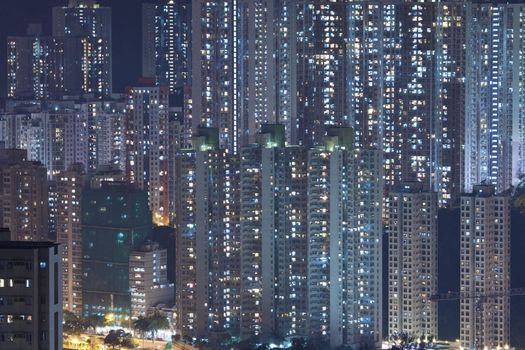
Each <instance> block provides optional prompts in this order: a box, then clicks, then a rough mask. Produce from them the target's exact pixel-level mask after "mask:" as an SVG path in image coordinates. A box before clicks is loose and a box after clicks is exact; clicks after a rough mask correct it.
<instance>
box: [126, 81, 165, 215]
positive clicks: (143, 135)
mask: <svg viewBox="0 0 525 350" xmlns="http://www.w3.org/2000/svg"><path fill="white" fill-rule="evenodd" d="M168 100H169V90H168V88H167V87H164V86H160V87H156V86H154V84H144V86H138V87H132V88H128V93H127V109H126V123H125V130H126V131H125V141H126V174H127V176H128V179H129V181H130V182H131V183H134V184H136V185H137V186H138V187H139V188H140V189H143V190H145V191H147V193H148V200H149V204H150V209H151V211H152V213H153V221H154V223H155V224H157V225H167V224H168V222H169V212H168V207H169V196H168V193H169V190H168V165H169V149H170V147H169V145H168V141H169V132H168V130H169V113H168V105H169V102H168Z"/></svg>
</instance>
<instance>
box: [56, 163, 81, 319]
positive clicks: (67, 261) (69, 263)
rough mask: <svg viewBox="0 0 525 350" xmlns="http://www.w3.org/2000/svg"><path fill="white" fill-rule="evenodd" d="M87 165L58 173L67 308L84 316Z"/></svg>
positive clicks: (58, 233) (59, 228)
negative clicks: (84, 207)
mask: <svg viewBox="0 0 525 350" xmlns="http://www.w3.org/2000/svg"><path fill="white" fill-rule="evenodd" d="M84 178H85V172H84V165H82V164H73V165H71V166H70V167H69V168H68V170H67V171H63V172H60V173H59V174H58V175H57V176H56V198H57V199H56V219H55V220H56V240H57V242H59V243H60V244H61V245H62V270H63V271H62V280H63V286H64V289H63V292H62V295H63V305H64V306H63V307H64V310H67V311H70V312H72V313H74V314H75V315H77V316H82V236H81V233H82V223H81V221H80V220H81V217H82V208H81V206H80V204H81V199H82V190H83V187H84V185H85V183H84Z"/></svg>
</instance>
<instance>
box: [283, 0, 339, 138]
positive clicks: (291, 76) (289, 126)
mask: <svg viewBox="0 0 525 350" xmlns="http://www.w3.org/2000/svg"><path fill="white" fill-rule="evenodd" d="M277 11H278V12H277V16H278V20H277V23H279V24H278V25H279V27H278V30H279V36H278V40H277V45H278V46H277V49H276V51H277V62H278V64H279V68H278V72H279V74H280V72H281V71H282V72H283V73H284V75H283V77H282V78H281V77H279V79H278V81H279V83H280V84H279V90H278V92H277V93H278V97H279V102H278V114H277V115H278V118H279V119H278V122H279V123H282V124H284V125H285V128H286V132H287V138H288V142H289V143H290V144H293V145H305V146H313V145H322V144H323V143H324V138H325V136H326V135H327V130H328V129H329V128H331V127H337V126H339V127H340V126H349V125H348V123H347V119H346V114H345V75H344V71H345V70H344V69H345V63H344V62H345V48H346V43H345V33H346V25H345V23H346V7H345V2H344V1H329V2H326V1H317V0H313V1H312V0H301V1H285V2H284V3H283V4H282V6H279V9H278V10H277ZM281 66H282V68H281Z"/></svg>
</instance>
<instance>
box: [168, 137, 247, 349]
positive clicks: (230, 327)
mask: <svg viewBox="0 0 525 350" xmlns="http://www.w3.org/2000/svg"><path fill="white" fill-rule="evenodd" d="M193 144H194V147H195V149H194V150H181V151H180V153H179V154H178V156H177V160H176V162H177V164H178V165H177V168H178V169H180V170H179V173H178V174H177V182H176V186H177V189H176V193H177V194H178V198H179V199H178V202H177V205H176V208H177V219H176V234H177V242H178V245H177V264H176V266H177V274H176V279H177V284H176V293H177V299H176V305H177V308H178V310H177V314H178V315H180V317H179V318H178V319H177V330H178V332H180V333H181V334H182V335H189V336H197V337H205V338H208V339H209V340H210V342H213V341H217V340H218V339H221V337H223V336H224V335H230V336H237V335H238V333H239V308H240V239H239V230H240V227H239V226H240V224H239V180H240V170H239V160H238V156H236V155H232V154H230V153H229V152H228V151H226V150H224V149H220V148H219V134H218V130H217V129H210V128H204V129H200V130H199V133H198V134H197V135H196V136H195V139H194V141H193Z"/></svg>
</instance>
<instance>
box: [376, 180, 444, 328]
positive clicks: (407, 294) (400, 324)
mask: <svg viewBox="0 0 525 350" xmlns="http://www.w3.org/2000/svg"><path fill="white" fill-rule="evenodd" d="M437 205H438V201H437V194H436V193H432V192H431V193H428V192H423V191H422V190H421V184H418V183H407V184H405V185H404V186H403V188H402V189H401V191H399V192H393V193H391V194H390V195H389V196H388V198H387V199H386V201H385V208H386V209H385V210H386V213H385V214H386V217H387V220H388V222H387V234H388V250H389V254H388V270H389V272H388V300H389V303H388V329H389V331H388V332H389V335H391V336H392V335H396V334H402V333H406V334H408V335H409V336H413V337H415V338H419V337H421V336H425V337H428V336H434V337H437V334H438V328H437V327H438V313H437V311H438V310H437V303H435V302H433V301H431V300H430V297H432V296H433V295H436V294H437V292H438V288H437V287H438V286H437V284H438V264H437V259H438V238H437V232H438V227H437Z"/></svg>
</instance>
